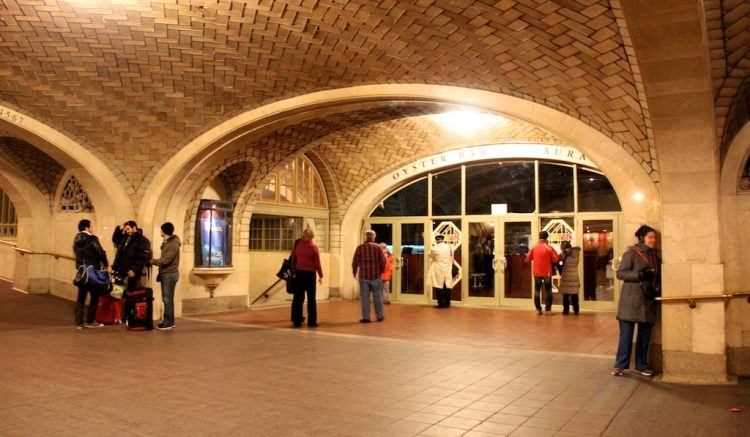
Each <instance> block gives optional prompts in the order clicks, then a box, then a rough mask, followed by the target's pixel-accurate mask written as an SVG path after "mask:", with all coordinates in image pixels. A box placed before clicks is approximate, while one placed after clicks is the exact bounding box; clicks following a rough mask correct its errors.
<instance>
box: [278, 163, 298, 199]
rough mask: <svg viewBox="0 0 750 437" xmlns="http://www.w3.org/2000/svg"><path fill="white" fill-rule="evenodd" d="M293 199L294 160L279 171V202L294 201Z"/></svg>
mask: <svg viewBox="0 0 750 437" xmlns="http://www.w3.org/2000/svg"><path fill="white" fill-rule="evenodd" d="M293 199H294V162H290V163H288V164H287V165H286V166H285V167H284V170H282V171H281V172H280V173H279V203H292V200H293Z"/></svg>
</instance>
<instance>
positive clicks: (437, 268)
mask: <svg viewBox="0 0 750 437" xmlns="http://www.w3.org/2000/svg"><path fill="white" fill-rule="evenodd" d="M429 256H430V261H431V262H432V263H431V264H430V269H429V270H428V272H427V282H428V283H429V284H432V288H434V289H435V294H436V295H437V301H438V304H437V307H438V308H450V306H451V289H452V288H453V276H452V270H453V250H452V249H451V247H450V245H449V244H448V243H446V242H445V237H444V236H442V235H437V236H436V237H435V245H434V246H432V249H430V254H429Z"/></svg>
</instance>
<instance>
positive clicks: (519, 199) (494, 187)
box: [466, 162, 534, 214]
mask: <svg viewBox="0 0 750 437" xmlns="http://www.w3.org/2000/svg"><path fill="white" fill-rule="evenodd" d="M493 204H494V205H499V206H500V207H501V208H502V205H505V207H507V212H516V213H528V212H533V211H534V164H533V163H531V162H511V163H493V164H482V165H472V166H467V167H466V214H491V213H492V205H493Z"/></svg>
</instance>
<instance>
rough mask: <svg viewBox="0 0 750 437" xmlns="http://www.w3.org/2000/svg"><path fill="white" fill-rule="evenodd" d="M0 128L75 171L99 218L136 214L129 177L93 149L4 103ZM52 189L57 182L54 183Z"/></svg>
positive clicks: (110, 220)
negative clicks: (129, 191) (125, 183)
mask: <svg viewBox="0 0 750 437" xmlns="http://www.w3.org/2000/svg"><path fill="white" fill-rule="evenodd" d="M0 113H1V114H2V115H3V116H2V117H0V131H2V132H4V133H5V134H6V135H7V136H9V137H13V138H16V139H18V140H21V141H24V142H26V143H28V144H30V145H32V146H33V147H35V148H36V149H38V150H39V151H40V152H42V153H43V154H45V155H47V156H48V157H49V158H50V159H52V160H54V161H55V162H57V163H58V164H59V165H60V166H61V167H62V168H63V169H64V170H70V171H72V172H74V174H75V175H76V178H77V179H78V180H79V182H80V183H81V184H82V185H83V187H84V188H85V189H86V191H87V192H88V193H89V195H91V197H92V200H93V201H94V203H96V205H97V208H98V209H97V214H98V219H101V220H102V222H103V223H115V222H116V221H118V220H119V217H120V216H129V217H133V216H134V210H133V204H132V199H131V198H130V196H129V195H128V192H127V190H126V188H125V186H124V185H123V182H124V181H125V178H124V176H123V175H121V174H120V175H118V174H117V170H116V169H114V170H113V168H112V167H111V166H110V165H108V163H107V162H105V161H103V160H101V159H99V157H98V156H97V155H96V154H94V153H92V152H91V150H89V148H87V147H86V146H85V145H82V144H81V143H79V142H77V141H76V140H74V139H73V138H71V137H69V136H67V135H65V134H64V133H63V132H60V131H58V130H56V129H54V128H52V127H50V126H48V125H46V124H44V123H42V122H41V121H39V120H36V119H35V118H33V117H30V116H28V115H24V114H21V113H19V112H17V111H16V110H14V109H12V108H9V107H7V106H3V105H2V104H0ZM50 186H51V187H52V188H51V189H50V192H51V193H53V192H54V188H56V184H53V183H51V184H50Z"/></svg>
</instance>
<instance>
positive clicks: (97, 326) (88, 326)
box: [85, 322, 104, 329]
mask: <svg viewBox="0 0 750 437" xmlns="http://www.w3.org/2000/svg"><path fill="white" fill-rule="evenodd" d="M85 326H86V327H87V328H89V329H93V328H101V327H103V326H104V325H103V324H101V323H99V322H94V323H86V325H85Z"/></svg>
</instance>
